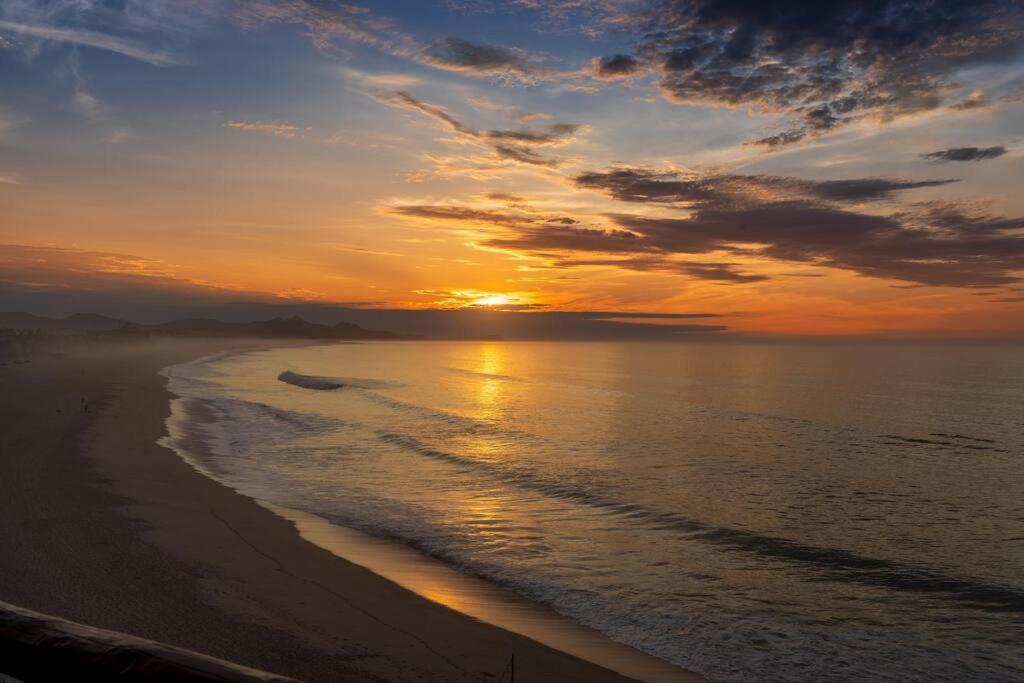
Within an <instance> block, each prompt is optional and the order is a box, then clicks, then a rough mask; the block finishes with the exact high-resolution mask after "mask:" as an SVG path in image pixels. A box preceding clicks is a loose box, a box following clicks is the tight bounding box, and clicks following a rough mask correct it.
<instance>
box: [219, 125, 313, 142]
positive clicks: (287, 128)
mask: <svg viewBox="0 0 1024 683" xmlns="http://www.w3.org/2000/svg"><path fill="white" fill-rule="evenodd" d="M224 126H225V127H226V128H234V129H235V130H244V131H248V132H250V133H263V134H265V135H273V136H276V137H279V138H295V137H299V136H301V135H302V134H303V133H305V132H307V131H309V130H310V129H309V128H301V127H299V126H296V125H295V124H294V123H288V122H287V121H228V122H227V123H225V124H224Z"/></svg>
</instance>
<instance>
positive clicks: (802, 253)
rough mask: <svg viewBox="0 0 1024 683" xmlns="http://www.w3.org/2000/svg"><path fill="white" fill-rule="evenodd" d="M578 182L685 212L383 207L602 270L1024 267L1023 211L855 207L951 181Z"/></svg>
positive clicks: (924, 282)
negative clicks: (781, 265) (771, 265)
mask: <svg viewBox="0 0 1024 683" xmlns="http://www.w3.org/2000/svg"><path fill="white" fill-rule="evenodd" d="M575 182H576V184H577V185H578V186H580V187H585V188H589V189H595V190H599V191H601V192H604V193H606V194H608V195H609V196H611V197H613V198H615V199H618V200H620V201H624V202H632V203H648V204H653V205H659V206H669V207H673V208H678V209H680V210H686V211H687V212H688V214H687V215H681V216H677V215H669V216H651V215H635V214H626V213H612V214H607V215H605V216H603V217H601V219H595V218H593V217H591V218H589V219H587V218H583V219H582V220H581V218H580V217H573V216H563V215H552V214H541V213H535V212H530V211H516V212H513V211H495V210H491V209H473V208H470V207H464V206H445V205H438V206H434V205H419V206H405V207H395V208H394V209H392V211H394V212H396V213H400V214H404V215H410V216H418V217H422V218H432V219H443V220H452V221H460V222H472V223H474V224H475V227H478V228H480V229H482V230H485V231H487V232H489V233H491V236H488V237H486V238H484V239H483V240H482V241H481V242H479V244H480V245H481V246H485V247H492V248H499V249H505V250H511V251H517V252H521V253H527V254H531V255H533V256H537V257H541V258H546V259H549V260H551V259H553V265H554V266H555V267H563V268H571V267H578V266H584V265H605V266H610V267H619V268H626V269H630V270H648V271H659V272H678V273H682V274H686V275H689V276H691V277H696V278H700V279H705V280H712V281H717V282H729V283H743V282H756V281H758V280H763V279H765V276H763V275H761V274H757V273H744V272H742V271H740V270H738V269H737V267H736V264H734V263H731V262H728V261H711V262H695V261H692V260H685V261H684V260H680V258H679V257H682V256H686V257H688V258H692V257H699V256H701V255H716V256H720V255H721V254H723V253H724V254H733V255H735V256H744V257H747V258H750V259H768V260H775V261H783V262H789V263H798V264H805V265H811V266H824V267H830V268H838V269H843V270H849V271H852V272H855V273H858V274H860V275H864V276H868V277H877V278H885V279H893V280H902V281H904V282H906V283H909V284H913V285H918V286H947V287H991V286H997V285H1004V284H1008V283H1013V282H1017V281H1019V279H1020V277H1019V273H1020V272H1021V271H1024V236H1022V235H1021V234H1020V231H1021V230H1024V218H1006V217H1000V216H992V215H989V214H987V213H985V212H984V211H982V210H980V209H978V208H976V207H971V206H969V205H964V204H957V203H942V202H926V203H918V204H912V205H910V206H909V207H901V208H898V209H896V210H890V211H889V212H888V213H876V212H871V213H869V212H867V211H862V210H857V209H856V207H855V205H857V204H859V203H861V202H871V201H879V200H886V199H890V198H891V196H892V195H893V193H895V192H899V191H905V190H910V189H914V188H920V187H932V186H937V185H943V184H945V183H948V182H951V181H949V180H928V181H907V180H890V179H882V178H859V179H850V180H831V181H809V180H804V179H800V178H788V177H779V176H760V175H756V176H742V175H709V176H700V175H696V174H693V175H689V176H685V175H683V174H680V173H677V172H675V171H664V170H658V169H645V168H636V167H632V168H621V167H620V168H612V169H608V170H604V171H592V172H588V173H583V174H580V175H579V176H577V177H576V178H575ZM588 220H589V222H590V223H591V224H593V223H594V222H595V221H596V220H601V222H602V223H603V225H604V227H600V228H596V227H587V226H586V223H587V221H588ZM609 222H610V225H609ZM584 255H585V256H584Z"/></svg>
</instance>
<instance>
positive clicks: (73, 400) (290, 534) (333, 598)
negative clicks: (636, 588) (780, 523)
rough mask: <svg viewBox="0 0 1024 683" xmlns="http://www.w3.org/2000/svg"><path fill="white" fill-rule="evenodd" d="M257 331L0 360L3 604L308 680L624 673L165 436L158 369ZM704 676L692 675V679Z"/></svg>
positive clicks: (165, 408) (561, 677)
mask: <svg viewBox="0 0 1024 683" xmlns="http://www.w3.org/2000/svg"><path fill="white" fill-rule="evenodd" d="M266 345H267V344H266V342H259V341H251V340H250V341H244V340H243V341H237V340H236V341H231V340H215V341H201V340H190V341H174V342H156V341H149V342H117V343H104V344H100V343H93V344H82V345H75V346H68V347H65V348H63V349H60V350H57V349H51V350H39V351H35V352H33V353H30V354H29V355H28V356H27V357H26V360H27V361H28V362H13V361H12V360H11V359H9V358H0V425H2V427H3V429H0V538H3V539H4V544H5V552H3V553H0V600H4V601H7V602H11V603H14V604H17V605H21V606H23V607H26V608H29V609H34V610H38V611H41V612H45V613H49V614H54V615H57V616H62V617H65V618H68V619H72V620H76V621H80V622H83V623H86V624H90V625H94V626H99V627H103V628H107V629H112V630H117V631H122V632H126V633H131V634H134V635H139V636H143V637H146V638H151V639H154V640H158V641H161V642H165V643H169V644H172V645H176V646H179V647H185V648H189V649H192V650H196V651H199V652H203V653H206V654H210V655H214V656H217V657H221V658H224V659H228V660H231V661H235V662H238V663H240V664H245V665H247V666H253V667H257V668H262V669H265V670H268V671H272V672H276V673H281V674H286V675H289V676H294V677H296V678H299V679H302V680H306V681H348V680H352V681H363V680H387V681H430V680H437V681H463V680H465V681H481V680H483V681H488V680H490V681H496V680H500V679H501V675H502V672H503V671H505V669H506V666H507V664H508V661H509V658H510V657H511V656H512V654H513V653H514V654H515V668H516V680H519V681H622V680H627V679H625V678H624V677H622V676H620V675H618V674H616V673H613V672H611V671H609V670H607V669H603V668H601V667H599V666H597V665H595V664H592V663H590V662H587V661H584V660H582V659H578V658H576V657H573V656H571V655H568V654H565V653H562V652H559V651H557V650H554V649H551V648H548V647H546V646H544V645H541V644H539V643H537V642H535V641H533V640H530V639H528V638H525V637H523V636H519V635H516V634H514V633H511V632H509V631H505V630H502V629H500V628H497V627H494V626H490V625H488V624H484V623H481V622H479V621H477V620H475V619H472V618H471V617H468V616H465V615H463V614H460V613H458V612H456V611H454V610H452V609H449V608H447V607H444V606H442V605H440V604H437V603H435V602H432V601H430V600H427V599H425V598H423V597H421V596H419V595H416V594H415V593H412V592H410V591H409V590H407V589H405V588H402V587H401V586H399V585H397V584H396V583H393V582H391V581H389V580H387V579H384V578H382V577H380V576H378V575H376V574H374V573H372V572H370V571H369V570H367V569H364V568H363V567H361V566H358V565H356V564H353V563H351V562H347V561H345V560H343V559H341V558H339V557H337V556H336V555H333V554H331V553H330V552H328V551H326V550H324V549H323V548H320V547H318V546H316V545H314V544H312V543H309V542H307V541H305V540H303V539H302V538H301V537H300V536H299V534H298V533H296V529H295V527H294V525H293V524H292V523H291V522H289V521H287V520H285V519H282V518H281V517H279V516H277V515H275V514H273V513H272V512H270V511H269V510H267V509H265V508H264V507H261V506H260V505H258V504H257V503H255V502H254V501H252V500H250V499H248V498H246V497H244V496H241V495H239V494H237V493H235V492H233V491H231V490H230V489H228V488H226V487H224V486H222V485H220V484H218V483H217V482H215V481H213V480H211V479H209V478H207V477H204V476H202V475H200V474H198V473H197V472H195V471H194V470H193V469H192V468H191V467H190V466H189V465H188V464H186V463H185V462H184V461H182V460H181V459H180V458H179V457H178V456H177V455H176V454H174V453H173V452H171V451H170V450H168V449H166V448H164V447H163V446H160V445H158V444H157V440H158V439H159V438H160V436H162V435H163V434H164V433H165V419H166V418H167V415H168V413H169V402H170V398H171V396H170V394H169V393H168V392H167V390H166V388H165V379H164V378H163V377H161V376H160V375H158V371H159V370H160V369H161V368H163V367H166V366H168V365H173V364H176V363H181V362H184V361H187V360H190V359H193V358H198V357H200V356H204V355H208V354H211V353H216V352H218V351H223V350H227V349H233V348H244V347H259V346H266ZM697 680H699V679H697Z"/></svg>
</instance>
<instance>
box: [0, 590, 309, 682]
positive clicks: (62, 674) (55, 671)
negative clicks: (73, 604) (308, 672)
mask: <svg viewBox="0 0 1024 683" xmlns="http://www.w3.org/2000/svg"><path fill="white" fill-rule="evenodd" d="M0 674H6V675H8V676H13V677H14V678H16V679H18V680H21V681H24V682H25V683H34V682H35V681H74V680H78V681H84V680H116V681H126V682H134V681H140V682H141V681H145V682H146V683H184V682H185V681H209V682H210V683H297V681H295V680H294V679H292V678H286V677H284V676H278V675H275V674H270V673H266V672H264V671H257V670H256V669H250V668H248V667H244V666H239V665H238V664H232V663H231V662H226V661H224V660H221V659H216V658H215V657H208V656H206V655H201V654H199V653H198V652H192V651H190V650H183V649H181V648H177V647H172V646H170V645H163V644H162V643H157V642H154V641H152V640H146V639H144V638H136V637H135V636H129V635H125V634H123V633H116V632H114V631H106V630H104V629H99V628H93V627H92V626H84V625H82V624H76V623H75V622H73V621H67V620H66V619H60V618H58V617H51V616H47V615H45V614H39V613H38V612H33V611H31V610H27V609H22V608H21V607H15V606H14V605H9V604H7V603H5V602H0Z"/></svg>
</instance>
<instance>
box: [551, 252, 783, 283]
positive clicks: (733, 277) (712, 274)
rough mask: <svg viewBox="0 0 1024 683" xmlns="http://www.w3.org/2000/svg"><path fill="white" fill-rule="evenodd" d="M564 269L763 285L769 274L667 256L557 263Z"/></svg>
mask: <svg viewBox="0 0 1024 683" xmlns="http://www.w3.org/2000/svg"><path fill="white" fill-rule="evenodd" d="M555 266H556V267H560V268H576V267H580V266H602V267H614V268H623V269H625V270H637V271H641V272H663V273H679V274H681V275H688V276H689V277H692V278H696V279H698V280H708V281H710V282H721V283H726V284H744V283H748V282H762V281H764V280H767V279H768V276H766V275H758V274H756V273H744V272H741V271H740V270H737V268H738V266H737V265H736V264H735V263H728V262H699V261H698V262H695V261H676V260H673V259H670V258H666V257H664V256H636V257H631V258H618V259H615V258H613V259H607V258H605V259H596V258H591V259H562V260H560V261H557V262H556V263H555Z"/></svg>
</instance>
